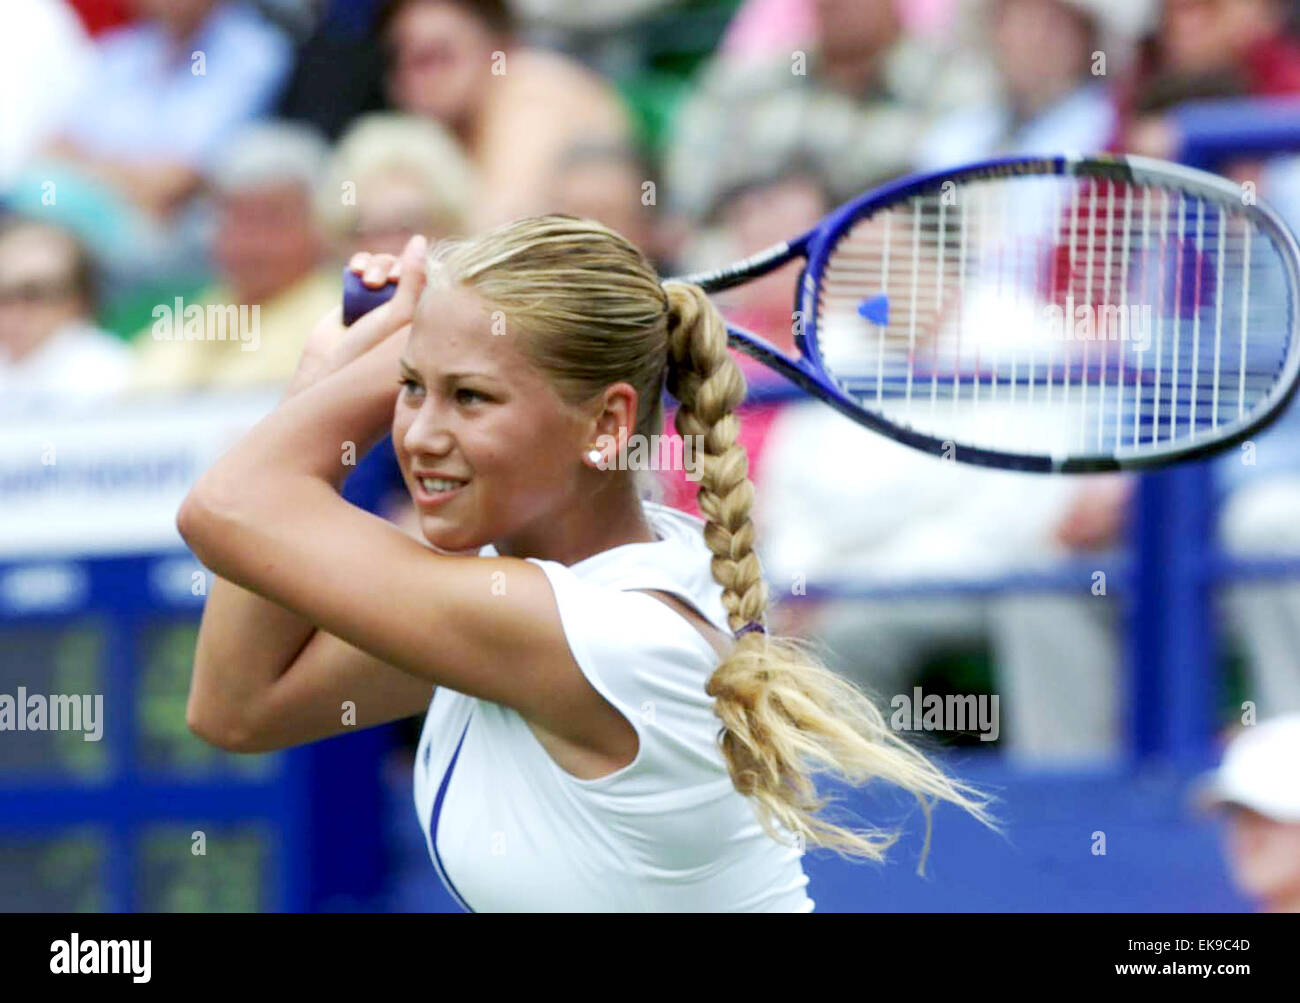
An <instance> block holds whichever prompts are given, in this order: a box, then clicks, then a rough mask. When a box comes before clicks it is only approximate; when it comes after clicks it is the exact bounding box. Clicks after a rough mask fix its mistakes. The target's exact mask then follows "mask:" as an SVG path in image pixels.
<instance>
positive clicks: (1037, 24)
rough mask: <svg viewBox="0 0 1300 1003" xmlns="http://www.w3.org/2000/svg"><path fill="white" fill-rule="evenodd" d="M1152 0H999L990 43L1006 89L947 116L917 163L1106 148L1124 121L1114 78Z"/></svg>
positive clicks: (931, 166) (991, 13) (930, 165)
mask: <svg viewBox="0 0 1300 1003" xmlns="http://www.w3.org/2000/svg"><path fill="white" fill-rule="evenodd" d="M1146 8H1147V4H1146V3H1145V0H993V2H992V3H991V4H990V5H989V8H988V21H987V26H986V29H985V32H984V33H985V34H987V36H988V38H987V42H984V41H983V40H981V44H987V45H988V46H989V48H990V50H991V51H992V53H993V55H994V58H995V60H996V62H997V67H998V89H997V93H996V94H995V95H994V96H992V98H991V99H990V100H988V101H984V102H979V103H972V104H970V105H969V106H966V107H963V108H959V109H957V110H955V111H953V112H950V113H948V114H946V115H944V116H942V117H941V118H939V119H938V120H937V121H936V122H935V123H934V125H933V127H932V128H931V129H930V130H929V131H928V132H927V133H926V135H925V137H924V138H923V139H922V140H921V142H920V146H919V149H918V151H917V157H916V166H917V169H919V170H940V169H943V168H946V167H954V166H956V165H958V164H962V163H967V162H969V161H972V160H978V159H980V158H983V157H991V156H996V155H1013V154H1052V153H1058V152H1060V151H1061V150H1080V151H1098V150H1102V149H1105V147H1106V146H1107V144H1108V143H1109V142H1110V140H1111V137H1112V136H1113V135H1114V132H1115V128H1116V117H1115V108H1114V103H1113V100H1112V97H1111V93H1110V87H1109V80H1110V78H1111V76H1112V75H1113V74H1116V73H1118V72H1121V71H1122V69H1123V66H1124V59H1125V58H1126V56H1127V54H1128V52H1129V51H1130V50H1131V48H1132V45H1133V43H1134V41H1135V39H1136V37H1137V35H1138V33H1139V32H1140V31H1141V30H1142V28H1143V27H1144V26H1145V23H1146V20H1147V14H1146ZM1099 54H1100V56H1101V57H1102V58H1103V59H1104V61H1101V62H1099V61H1098V55H1099ZM1097 71H1100V72H1097Z"/></svg>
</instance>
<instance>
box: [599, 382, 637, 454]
mask: <svg viewBox="0 0 1300 1003" xmlns="http://www.w3.org/2000/svg"><path fill="white" fill-rule="evenodd" d="M597 407H598V410H597V412H596V417H595V420H594V421H593V422H592V431H591V441H592V442H594V443H595V444H596V446H597V448H600V447H601V445H602V444H607V443H610V442H611V441H612V442H615V443H617V444H618V452H619V453H622V452H623V450H625V449H627V442H628V439H630V438H631V437H632V435H633V433H635V432H636V411H637V393H636V390H635V389H634V388H633V387H632V384H630V383H621V382H620V383H613V384H610V386H608V387H607V388H606V389H605V392H604V394H603V395H602V396H601V399H600V403H599V404H598V405H597ZM610 459H611V460H612V459H614V457H612V456H611V457H610Z"/></svg>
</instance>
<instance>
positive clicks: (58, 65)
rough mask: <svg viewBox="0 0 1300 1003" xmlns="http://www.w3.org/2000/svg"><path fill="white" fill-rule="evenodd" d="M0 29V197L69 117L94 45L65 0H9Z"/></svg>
mask: <svg viewBox="0 0 1300 1003" xmlns="http://www.w3.org/2000/svg"><path fill="white" fill-rule="evenodd" d="M3 25H4V31H3V32H0V94H4V95H5V96H6V97H5V113H4V115H3V116H0V195H3V194H4V193H6V192H7V191H8V190H9V188H10V187H11V186H12V185H13V183H14V181H15V180H16V178H17V177H18V173H19V170H20V169H21V168H22V166H23V165H24V164H25V163H26V161H27V160H28V158H30V157H31V155H32V154H33V153H34V152H35V151H36V150H37V149H38V148H39V147H40V145H41V144H42V143H43V142H45V140H47V139H48V138H49V131H50V129H51V127H52V125H53V124H56V123H58V122H60V121H62V119H63V118H64V117H65V116H66V115H67V113H68V110H69V108H71V107H72V101H73V99H74V98H75V97H76V95H77V92H78V91H79V90H80V89H81V86H82V81H83V80H84V79H85V76H86V73H87V71H88V70H89V67H90V63H91V60H92V55H93V52H94V47H93V46H92V45H91V43H90V40H89V39H88V38H87V37H86V32H85V31H84V30H83V28H82V26H81V24H80V23H79V22H78V20H77V16H76V15H75V14H74V13H73V12H72V11H71V10H70V9H68V8H67V7H66V6H65V5H64V4H63V0H8V2H7V3H6V4H5V7H4V21H3Z"/></svg>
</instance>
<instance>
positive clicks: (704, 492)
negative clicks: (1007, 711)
mask: <svg viewBox="0 0 1300 1003" xmlns="http://www.w3.org/2000/svg"><path fill="white" fill-rule="evenodd" d="M663 287H664V291H665V293H666V294H667V296H668V373H667V384H666V385H667V388H668V391H669V392H670V393H671V394H672V395H673V396H674V397H675V398H676V399H677V401H678V402H679V407H678V409H677V415H676V419H675V425H676V428H677V431H678V432H679V433H680V434H681V435H683V436H687V435H700V436H702V437H703V439H702V441H703V443H704V456H703V458H702V473H701V477H700V489H699V497H698V504H699V507H700V511H701V512H702V513H703V514H704V516H705V519H706V525H705V529H704V537H705V540H706V541H707V543H708V546H709V550H710V551H711V552H712V553H713V561H712V569H713V577H714V579H715V580H716V581H717V582H718V584H720V585H721V586H722V588H723V594H722V601H723V604H724V606H725V607H726V609H727V613H728V615H729V617H730V623H731V628H732V630H733V631H736V632H743V633H740V634H739V636H738V637H737V640H736V642H735V645H734V647H733V648H732V650H731V652H730V654H729V655H728V656H727V657H726V658H724V659H723V660H722V662H721V664H719V665H718V667H717V669H716V670H714V673H713V675H712V677H711V678H710V679H709V682H708V686H707V691H708V693H709V695H710V696H712V697H714V698H715V711H716V713H717V715H718V717H719V718H720V719H721V721H722V732H721V736H720V741H721V746H722V752H723V756H724V758H725V760H726V763H727V769H728V771H729V773H730V775H731V779H732V782H733V783H734V784H735V786H736V789H737V790H738V791H740V792H741V793H742V794H744V795H746V796H748V797H750V798H752V799H753V800H754V802H755V803H756V805H757V808H758V815H759V820H760V822H761V824H762V825H763V827H764V829H765V830H766V831H767V832H768V834H769V835H771V836H773V838H776V839H781V838H782V837H781V836H780V835H779V834H778V832H777V831H776V826H777V825H779V826H781V827H783V828H784V829H785V830H786V831H787V833H792V834H793V835H794V838H795V839H796V840H797V841H800V842H802V843H805V844H814V845H818V846H822V847H826V848H830V849H834V850H836V851H837V852H840V853H842V854H844V855H848V856H861V857H867V858H869V859H872V860H880V859H882V858H883V856H884V852H885V851H886V850H887V849H888V848H889V847H890V846H891V845H893V843H895V842H896V841H897V839H898V834H897V833H887V832H882V831H880V830H876V829H872V830H867V831H865V832H863V831H855V830H852V829H848V828H845V827H843V826H840V825H836V824H834V823H831V822H828V821H826V820H825V819H823V818H820V817H818V812H820V811H821V810H822V809H824V808H825V807H826V804H827V802H826V801H825V800H824V799H821V798H819V796H818V794H817V788H816V786H815V784H814V782H813V774H814V773H815V772H832V773H836V774H839V775H840V776H842V777H844V778H845V779H847V780H849V781H850V782H851V783H854V784H862V783H866V782H867V781H870V780H873V779H881V780H886V781H888V782H891V783H894V784H897V785H898V786H900V787H903V788H904V789H906V790H907V791H909V792H910V793H911V794H913V795H914V796H915V797H916V799H917V801H918V802H919V803H920V805H921V808H922V810H923V812H924V813H925V818H926V840H925V849H924V850H923V852H922V858H921V864H920V867H919V868H918V870H922V871H923V869H924V862H925V854H926V852H928V849H929V843H930V827H931V801H930V800H928V799H929V798H933V799H938V800H943V801H950V802H952V803H953V804H956V805H959V806H960V807H962V808H964V809H965V810H966V811H968V812H970V813H971V814H972V815H974V816H975V817H976V818H978V819H979V820H980V821H981V822H983V823H985V824H986V825H989V826H990V827H994V828H996V825H995V822H994V820H993V818H992V816H991V815H990V814H989V813H988V812H987V810H986V808H987V805H988V803H989V802H988V799H987V798H986V797H985V796H984V795H982V794H981V793H980V792H979V791H977V790H975V789H974V788H971V787H969V786H968V785H966V784H964V783H962V782H961V781H958V780H955V779H952V778H950V777H948V776H947V775H945V774H944V773H943V772H942V771H940V770H939V769H938V768H937V767H936V766H934V764H932V763H931V762H930V761H929V760H928V759H926V758H925V756H923V755H922V754H921V753H920V752H919V751H917V750H916V749H914V748H913V747H912V746H910V745H909V744H908V743H907V742H905V741H904V740H903V739H901V738H900V737H899V736H898V735H897V734H895V732H894V731H893V730H892V729H891V728H890V727H889V726H888V724H887V723H886V721H885V718H884V716H883V714H882V713H881V712H880V710H879V709H878V708H877V707H876V705H875V704H874V703H873V702H872V701H871V700H870V699H869V698H868V697H867V696H866V694H864V693H863V692H862V691H861V690H859V689H858V688H857V687H855V686H854V685H853V684H852V683H850V682H849V681H848V680H846V679H844V678H842V677H841V676H839V675H837V674H836V673H834V672H832V671H831V670H829V669H828V668H826V667H825V666H824V665H823V664H821V663H820V661H819V660H818V659H817V658H816V657H815V655H813V654H812V653H811V652H810V651H809V650H808V647H807V646H806V645H804V644H801V643H800V642H798V641H796V640H795V639H793V638H784V637H771V636H768V634H767V633H766V631H765V630H754V629H752V627H753V625H755V624H761V623H762V621H763V617H764V614H765V613H766V610H767V605H768V594H767V586H766V584H765V583H764V580H763V574H762V566H761V564H760V562H759V558H758V553H757V552H756V550H755V528H754V523H753V521H752V520H751V518H750V510H751V509H752V507H753V504H754V485H753V484H752V482H751V481H750V480H749V477H748V468H749V464H748V459H747V457H746V455H745V450H744V447H743V446H741V445H740V444H739V443H738V442H737V441H736V437H737V434H738V432H739V430H740V422H739V419H738V418H737V417H736V415H735V408H736V406H737V405H738V404H739V403H740V402H741V401H742V400H743V399H744V397H745V390H746V386H745V378H744V376H743V375H742V373H741V371H740V367H739V366H737V365H736V362H735V360H734V359H733V358H732V357H731V355H730V353H729V352H728V350H727V332H726V327H725V325H724V323H723V320H722V317H721V315H720V314H719V313H718V311H717V308H716V307H714V305H713V304H712V302H710V300H709V299H708V297H707V295H706V294H705V293H704V291H703V290H702V289H700V288H699V287H698V286H695V285H690V284H686V283H682V282H675V281H668V282H665V283H663ZM746 628H750V629H746Z"/></svg>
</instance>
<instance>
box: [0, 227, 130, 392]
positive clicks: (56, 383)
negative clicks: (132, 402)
mask: <svg viewBox="0 0 1300 1003" xmlns="http://www.w3.org/2000/svg"><path fill="white" fill-rule="evenodd" d="M94 315H95V278H94V268H93V265H92V262H91V258H90V255H89V254H88V252H87V251H86V249H85V247H84V246H82V244H81V242H80V241H79V240H78V239H77V238H76V237H75V236H74V235H73V234H72V233H70V232H68V231H67V230H64V229H61V228H60V227H57V226H52V225H50V224H48V223H43V222H40V221H37V220H31V219H10V220H8V221H6V222H5V223H4V224H3V225H0V415H3V416H5V417H13V416H23V415H27V416H43V415H48V414H51V413H55V412H57V413H60V414H62V413H66V412H68V411H75V410H79V409H83V408H87V407H90V406H93V405H97V404H101V403H103V402H104V401H105V400H106V399H108V398H110V397H112V396H113V395H115V394H116V393H118V392H119V391H120V390H121V389H122V388H123V386H124V385H125V383H126V379H127V374H128V372H129V370H130V355H131V353H130V350H129V349H128V348H127V347H126V346H125V345H124V344H122V342H121V341H120V340H119V339H118V338H116V337H114V336H113V335H111V334H108V333H106V332H104V331H101V330H99V329H98V328H97V327H95V324H94V320H93V318H94Z"/></svg>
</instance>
